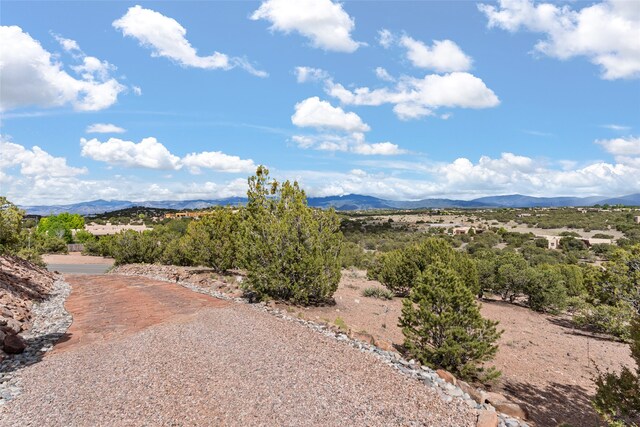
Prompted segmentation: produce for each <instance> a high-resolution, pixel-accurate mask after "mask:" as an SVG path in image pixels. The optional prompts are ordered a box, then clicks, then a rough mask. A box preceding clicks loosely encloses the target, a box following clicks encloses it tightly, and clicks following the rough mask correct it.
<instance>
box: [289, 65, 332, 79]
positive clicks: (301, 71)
mask: <svg viewBox="0 0 640 427" xmlns="http://www.w3.org/2000/svg"><path fill="white" fill-rule="evenodd" d="M295 74H296V80H297V81H298V83H306V82H315V81H320V80H324V79H327V78H328V77H329V73H327V72H326V71H325V70H322V69H320V68H313V67H296V68H295Z"/></svg>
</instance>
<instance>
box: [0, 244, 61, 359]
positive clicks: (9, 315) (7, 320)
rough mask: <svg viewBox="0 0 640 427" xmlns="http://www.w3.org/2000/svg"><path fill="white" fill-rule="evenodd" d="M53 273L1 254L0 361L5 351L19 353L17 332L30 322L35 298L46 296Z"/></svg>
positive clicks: (20, 341) (52, 282)
mask: <svg viewBox="0 0 640 427" xmlns="http://www.w3.org/2000/svg"><path fill="white" fill-rule="evenodd" d="M55 280H56V276H55V275H54V274H53V273H50V272H49V271H47V270H46V269H44V268H42V267H38V266H37V265H35V264H32V263H30V262H28V261H25V260H23V259H21V258H18V257H14V256H0V348H2V350H0V361H1V360H2V359H3V358H4V356H5V353H4V352H7V353H20V352H21V351H23V350H24V348H25V343H24V341H23V340H22V339H21V338H20V337H19V336H17V335H18V334H19V333H20V332H22V331H25V330H27V329H29V327H30V326H31V320H32V315H31V308H32V306H33V303H34V302H38V301H42V300H44V299H46V298H47V297H48V296H49V294H50V293H51V291H52V289H53V284H54V282H55Z"/></svg>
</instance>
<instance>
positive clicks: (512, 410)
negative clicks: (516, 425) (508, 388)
mask: <svg viewBox="0 0 640 427" xmlns="http://www.w3.org/2000/svg"><path fill="white" fill-rule="evenodd" d="M493 407H494V408H496V411H498V412H502V413H503V414H505V415H509V416H511V417H515V418H520V419H521V420H526V419H527V418H528V414H527V411H526V410H525V409H524V408H522V407H521V406H520V405H518V404H517V403H513V402H507V401H503V402H497V403H494V404H493Z"/></svg>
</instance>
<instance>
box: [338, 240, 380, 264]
mask: <svg viewBox="0 0 640 427" xmlns="http://www.w3.org/2000/svg"><path fill="white" fill-rule="evenodd" d="M372 258H373V256H372V255H371V254H370V253H367V252H365V251H364V249H362V246H360V245H359V244H357V243H354V242H347V241H344V242H342V248H341V250H340V259H341V262H342V268H349V267H357V268H367V267H368V266H369V265H370V263H371V260H372Z"/></svg>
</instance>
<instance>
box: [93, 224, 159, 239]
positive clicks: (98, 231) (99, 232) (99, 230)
mask: <svg viewBox="0 0 640 427" xmlns="http://www.w3.org/2000/svg"><path fill="white" fill-rule="evenodd" d="M85 229H86V230H87V231H88V232H89V233H91V234H93V235H94V236H104V235H106V234H117V233H119V232H121V231H123V230H135V231H145V230H151V228H149V227H147V226H146V225H144V224H142V225H132V224H123V225H113V224H109V223H107V224H105V225H99V224H94V223H91V224H88V225H86V226H85Z"/></svg>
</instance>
